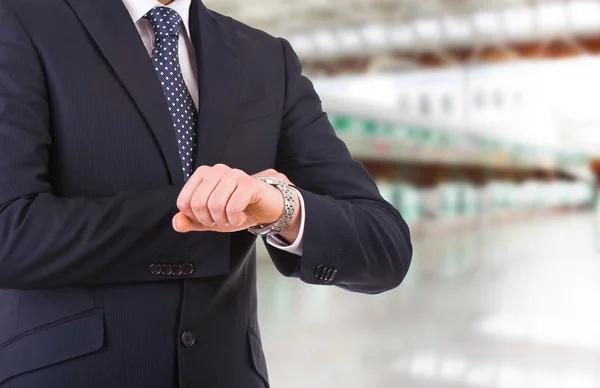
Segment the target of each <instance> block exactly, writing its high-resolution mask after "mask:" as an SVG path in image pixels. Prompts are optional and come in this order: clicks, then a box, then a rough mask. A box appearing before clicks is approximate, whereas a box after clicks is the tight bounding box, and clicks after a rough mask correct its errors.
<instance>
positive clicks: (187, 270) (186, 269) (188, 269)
mask: <svg viewBox="0 0 600 388" xmlns="http://www.w3.org/2000/svg"><path fill="white" fill-rule="evenodd" d="M195 270H196V269H195V268H194V265H193V264H192V263H185V264H184V265H183V268H182V271H183V274H184V275H185V276H190V275H191V274H193V273H194V271H195Z"/></svg>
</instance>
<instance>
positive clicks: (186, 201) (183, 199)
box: [177, 166, 210, 218]
mask: <svg viewBox="0 0 600 388" xmlns="http://www.w3.org/2000/svg"><path fill="white" fill-rule="evenodd" d="M209 171H210V167H209V166H201V167H198V168H197V169H196V171H195V172H194V173H193V174H192V176H191V177H190V178H189V179H188V181H187V182H186V184H185V185H184V186H183V189H181V192H180V193H179V196H178V197H177V208H178V209H179V210H180V211H181V212H182V213H183V214H185V215H186V216H188V217H189V218H194V212H193V211H192V196H193V195H194V192H195V191H196V189H197V188H198V186H200V183H202V180H203V176H204V175H205V174H206V173H207V172H209Z"/></svg>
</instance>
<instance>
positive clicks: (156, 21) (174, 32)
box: [144, 7, 182, 38]
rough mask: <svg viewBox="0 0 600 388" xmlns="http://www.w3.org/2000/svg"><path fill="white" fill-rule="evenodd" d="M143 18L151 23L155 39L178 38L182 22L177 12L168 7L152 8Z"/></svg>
mask: <svg viewBox="0 0 600 388" xmlns="http://www.w3.org/2000/svg"><path fill="white" fill-rule="evenodd" d="M144 18H145V19H148V20H149V21H150V23H152V28H153V29H154V35H155V36H156V38H159V37H163V36H168V35H170V36H179V30H181V23H182V20H181V16H180V15H179V14H178V13H177V11H175V10H173V9H171V8H168V7H154V8H152V9H151V10H150V11H149V12H148V13H147V14H146V15H144Z"/></svg>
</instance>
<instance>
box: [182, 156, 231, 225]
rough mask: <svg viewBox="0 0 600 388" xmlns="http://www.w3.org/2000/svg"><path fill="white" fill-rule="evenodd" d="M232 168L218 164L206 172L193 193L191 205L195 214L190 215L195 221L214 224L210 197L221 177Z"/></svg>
mask: <svg viewBox="0 0 600 388" xmlns="http://www.w3.org/2000/svg"><path fill="white" fill-rule="evenodd" d="M228 170H230V168H229V167H227V166H223V165H216V166H214V167H213V168H211V170H210V172H208V173H206V174H205V175H204V177H203V179H202V182H201V183H200V185H199V186H198V187H197V188H196V191H195V192H194V194H193V195H192V199H191V206H192V213H193V216H192V217H190V218H191V219H192V220H193V221H196V222H199V223H201V224H202V225H206V226H213V225H215V220H214V219H213V218H212V216H211V214H210V211H209V210H208V198H209V197H210V195H211V194H212V192H213V191H214V189H215V188H216V187H217V185H218V184H219V182H220V181H221V178H222V177H223V176H224V175H225V174H226V173H227V171H228Z"/></svg>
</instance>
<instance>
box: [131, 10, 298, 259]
mask: <svg viewBox="0 0 600 388" xmlns="http://www.w3.org/2000/svg"><path fill="white" fill-rule="evenodd" d="M191 3H192V1H191V0H174V1H172V2H171V3H170V4H168V5H166V7H169V8H171V9H173V10H174V11H177V13H178V14H179V16H181V19H182V20H183V28H182V29H181V31H180V32H179V65H180V66H181V71H182V73H183V80H184V81H185V84H186V86H187V88H188V90H189V91H190V94H191V95H192V100H193V101H194V105H195V106H196V110H198V109H199V104H198V101H199V92H198V82H197V80H198V72H197V67H196V60H195V53H194V46H193V45H192V41H191V38H190V32H189V31H190V6H191ZM123 4H125V7H126V8H127V11H129V14H130V15H131V19H132V20H133V22H134V23H135V26H136V28H137V30H138V33H139V34H140V37H141V38H142V42H144V46H145V47H146V50H147V51H148V55H152V49H153V48H154V30H153V28H152V24H151V23H150V21H148V20H146V19H143V16H144V15H145V14H146V13H148V11H150V10H151V9H152V8H154V7H156V6H164V5H163V4H161V3H160V2H158V1H157V0H123ZM296 192H297V193H298V197H299V199H300V206H299V208H298V209H297V211H299V212H301V215H300V217H301V220H300V233H299V234H298V238H297V239H296V241H295V242H294V243H293V244H292V245H287V244H286V243H285V241H283V240H282V239H281V238H278V237H277V236H269V237H267V243H269V244H270V245H272V246H274V247H276V248H279V249H281V250H283V251H286V252H290V253H293V254H296V255H298V256H302V253H303V245H302V243H303V237H304V221H305V219H304V218H305V213H304V198H302V194H301V193H300V192H299V191H296Z"/></svg>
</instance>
